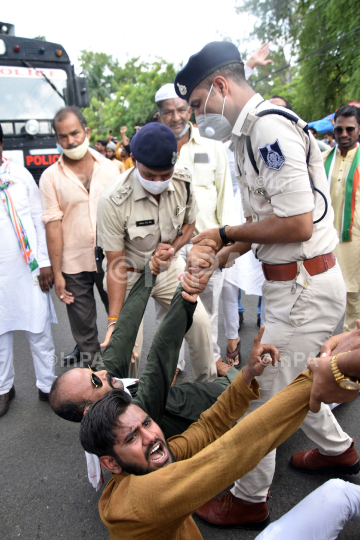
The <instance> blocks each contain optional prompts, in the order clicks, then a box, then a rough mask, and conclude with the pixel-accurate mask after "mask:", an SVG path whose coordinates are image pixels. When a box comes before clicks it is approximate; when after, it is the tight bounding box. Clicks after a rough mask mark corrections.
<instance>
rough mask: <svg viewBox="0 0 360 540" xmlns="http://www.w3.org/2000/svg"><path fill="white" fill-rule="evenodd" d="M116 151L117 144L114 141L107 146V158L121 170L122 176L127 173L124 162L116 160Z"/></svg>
mask: <svg viewBox="0 0 360 540" xmlns="http://www.w3.org/2000/svg"><path fill="white" fill-rule="evenodd" d="M115 150H116V144H115V143H114V142H113V141H109V142H108V143H107V145H106V157H107V158H108V159H110V160H111V161H112V162H113V163H114V165H116V166H117V168H118V169H119V173H120V174H122V173H123V172H125V165H124V164H123V162H122V161H120V160H118V159H116V156H115Z"/></svg>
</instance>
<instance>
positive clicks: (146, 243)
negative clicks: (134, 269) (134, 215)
mask: <svg viewBox="0 0 360 540" xmlns="http://www.w3.org/2000/svg"><path fill="white" fill-rule="evenodd" d="M127 233H128V235H129V238H130V240H131V242H132V243H133V244H134V247H135V248H136V249H138V250H139V251H153V250H154V249H155V248H156V246H157V245H158V238H155V225H146V226H140V227H137V226H136V225H132V226H130V227H128V229H127Z"/></svg>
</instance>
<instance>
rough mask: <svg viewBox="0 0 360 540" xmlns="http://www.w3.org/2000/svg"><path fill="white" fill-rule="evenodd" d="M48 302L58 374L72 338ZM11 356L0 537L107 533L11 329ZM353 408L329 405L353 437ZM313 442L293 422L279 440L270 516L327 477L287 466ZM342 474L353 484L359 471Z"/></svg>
mask: <svg viewBox="0 0 360 540" xmlns="http://www.w3.org/2000/svg"><path fill="white" fill-rule="evenodd" d="M53 296H54V295H53ZM243 300H244V302H243V303H244V305H245V309H246V312H245V322H244V325H243V327H242V330H241V333H240V335H241V339H242V355H243V361H244V359H246V358H247V356H248V354H249V352H250V350H251V346H252V341H253V338H254V335H255V333H256V331H257V327H256V303H257V298H255V297H253V296H250V297H246V296H244V298H243ZM152 302H153V301H152V300H151V301H150V304H149V306H148V309H147V312H146V316H145V337H144V354H143V358H146V354H147V351H148V349H149V344H150V343H151V339H152V336H153V333H154V330H155V325H154V307H153V304H152ZM54 303H55V308H56V312H57V315H58V319H59V324H58V325H53V336H54V341H55V346H56V353H57V356H58V357H59V359H60V360H59V361H58V363H57V364H56V374H58V375H59V374H60V373H62V372H63V371H64V370H65V369H66V368H63V367H61V365H60V364H61V354H63V355H64V354H66V353H68V352H70V351H71V350H72V347H73V345H74V342H73V338H72V336H71V332H70V328H69V323H68V320H67V316H66V310H65V306H64V305H63V304H61V303H60V302H59V301H58V300H57V298H54ZM98 313H99V314H98V319H99V333H100V337H102V336H104V335H105V328H106V323H107V319H106V314H105V311H104V309H103V307H102V305H101V303H100V301H99V302H98ZM340 328H341V327H340V326H339V330H340ZM219 343H221V345H222V350H223V353H224V352H225V343H226V340H225V335H224V328H223V321H222V317H220V321H219ZM14 363H15V371H16V375H15V388H16V398H15V399H14V400H13V401H12V402H11V406H10V410H9V412H8V414H7V415H6V416H4V417H3V418H2V419H0V540H14V539H18V538H19V537H20V538H22V539H23V540H38V539H42V540H60V539H61V540H80V539H81V538H86V539H87V540H106V539H108V533H107V530H106V528H105V527H104V526H103V524H102V522H101V520H100V518H99V514H98V509H97V502H98V500H99V498H100V496H101V491H102V490H100V491H99V492H96V491H95V490H94V489H93V488H92V487H91V485H90V484H89V482H88V480H87V474H86V462H85V457H84V452H83V450H82V449H81V446H80V443H79V440H78V431H79V426H78V425H77V424H72V423H70V422H65V421H64V420H61V419H60V418H58V417H57V416H55V414H54V413H53V412H52V411H51V409H50V406H49V405H48V404H47V403H43V402H40V401H39V399H38V395H37V390H36V388H35V376H34V370H33V365H32V358H31V354H30V350H29V345H28V342H27V340H26V338H25V336H24V334H23V333H21V332H16V336H15V345H14ZM187 367H188V369H187V371H186V372H185V373H184V374H182V375H181V377H179V382H182V381H185V380H188V379H191V375H190V363H189V357H188V352H187ZM359 412H360V400H357V401H356V402H355V403H353V404H351V405H347V404H344V405H341V406H340V407H339V408H337V409H336V410H335V416H336V417H337V418H338V420H339V422H340V424H341V425H342V427H343V429H344V430H345V431H347V432H348V433H349V434H351V435H352V436H354V437H355V439H356V440H357V441H360V426H359V421H358V418H359ZM312 447H313V445H312V442H311V441H309V440H308V439H307V438H306V437H305V435H304V434H303V433H302V432H301V431H300V430H299V431H298V432H297V433H295V434H294V435H293V436H292V437H291V438H290V439H288V440H287V441H286V442H285V443H284V444H283V445H282V446H281V447H280V448H279V450H278V454H277V467H276V473H275V478H274V482H273V484H272V487H271V498H270V501H269V507H270V512H271V519H272V520H275V519H278V518H279V517H280V516H281V515H283V514H284V513H285V512H287V511H288V510H290V509H291V508H292V507H293V506H294V505H295V504H297V503H298V502H299V501H300V500H301V499H303V498H304V497H305V496H306V495H307V494H309V493H310V492H311V491H313V490H314V489H315V488H317V487H318V486H320V485H321V484H323V483H324V482H325V481H326V480H328V479H329V478H330V476H329V475H326V474H322V475H307V474H304V473H300V472H298V471H296V470H294V469H292V468H291V467H290V465H289V458H290V456H291V455H292V454H293V453H294V452H296V451H299V450H305V449H310V448H312ZM223 459H224V460H237V459H241V453H240V452H239V454H238V455H231V456H230V455H227V454H226V453H225V454H224V456H223ZM345 479H346V480H348V481H350V482H353V483H356V484H359V475H357V476H352V477H351V476H350V477H345ZM154 496H155V497H156V493H154ZM196 521H197V523H198V525H199V528H200V530H201V533H202V535H203V538H204V539H205V540H210V539H218V540H220V539H226V540H233V539H234V540H235V539H236V540H238V539H243V540H251V539H254V538H255V537H256V535H257V534H258V533H257V532H254V531H248V530H240V529H232V530H224V529H215V528H212V527H210V526H207V525H206V524H204V523H202V522H200V521H199V520H196ZM339 538H340V539H346V540H358V539H359V527H358V525H357V524H355V523H350V524H348V525H347V526H346V527H345V529H344V531H343V532H342V533H341V534H340V536H339ZM289 540H290V537H289ZM304 540H306V539H304Z"/></svg>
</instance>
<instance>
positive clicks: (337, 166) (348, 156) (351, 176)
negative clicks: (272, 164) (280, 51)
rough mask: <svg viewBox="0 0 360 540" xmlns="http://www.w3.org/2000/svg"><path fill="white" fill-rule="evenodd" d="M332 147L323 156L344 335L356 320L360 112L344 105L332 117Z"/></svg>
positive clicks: (359, 311) (359, 309) (359, 302)
mask: <svg viewBox="0 0 360 540" xmlns="http://www.w3.org/2000/svg"><path fill="white" fill-rule="evenodd" d="M334 134H335V140H336V143H337V144H336V146H335V147H334V148H332V149H331V150H330V151H328V152H326V153H324V165H325V171H326V175H327V177H328V180H329V182H330V194H331V202H332V206H333V208H334V213H335V219H334V225H335V228H336V230H337V233H338V235H339V239H340V243H339V244H338V245H337V246H336V248H335V250H334V253H335V255H336V257H337V259H338V261H339V263H340V267H341V270H342V273H343V276H344V280H345V284H346V292H347V302H346V312H345V322H344V331H348V330H354V329H355V328H356V325H355V321H356V319H357V318H359V316H360V272H359V268H360V199H359V197H360V185H359V184H360V146H359V143H358V142H357V141H358V137H359V134H360V111H359V109H358V108H357V107H354V106H353V105H344V106H343V107H340V109H338V110H337V111H336V113H335V127H334Z"/></svg>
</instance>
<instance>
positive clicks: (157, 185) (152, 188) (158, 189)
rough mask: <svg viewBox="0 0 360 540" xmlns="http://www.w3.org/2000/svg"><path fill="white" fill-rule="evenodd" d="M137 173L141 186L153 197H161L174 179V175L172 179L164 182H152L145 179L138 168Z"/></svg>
mask: <svg viewBox="0 0 360 540" xmlns="http://www.w3.org/2000/svg"><path fill="white" fill-rule="evenodd" d="M135 171H136V176H137V177H138V180H139V182H140V184H141V185H142V187H143V188H144V189H145V190H146V191H148V192H149V193H151V195H160V193H162V192H163V191H165V189H166V188H167V187H168V185H169V184H170V182H171V179H172V177H173V175H171V177H170V178H169V179H168V180H164V181H163V182H153V181H152V180H146V179H145V178H143V177H142V176H141V174H140V171H139V169H138V168H137V167H136V169H135Z"/></svg>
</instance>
